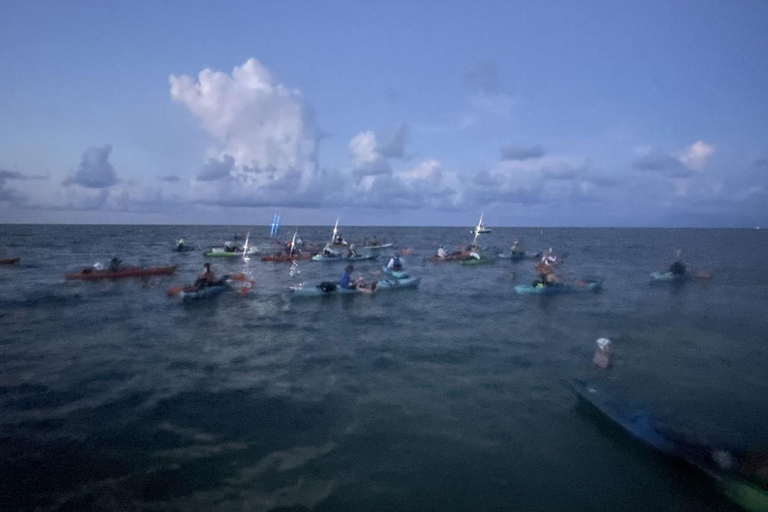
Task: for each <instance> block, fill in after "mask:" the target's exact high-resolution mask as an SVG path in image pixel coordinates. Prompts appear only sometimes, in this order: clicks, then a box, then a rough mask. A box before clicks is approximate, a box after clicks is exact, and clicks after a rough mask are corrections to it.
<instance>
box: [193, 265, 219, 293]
mask: <svg viewBox="0 0 768 512" xmlns="http://www.w3.org/2000/svg"><path fill="white" fill-rule="evenodd" d="M217 283H218V280H217V279H216V276H215V275H214V274H213V272H212V271H211V264H210V263H206V264H204V265H203V272H202V273H201V274H200V275H199V276H197V279H195V284H194V288H196V289H198V290H199V289H200V288H206V287H208V286H213V285H215V284H217Z"/></svg>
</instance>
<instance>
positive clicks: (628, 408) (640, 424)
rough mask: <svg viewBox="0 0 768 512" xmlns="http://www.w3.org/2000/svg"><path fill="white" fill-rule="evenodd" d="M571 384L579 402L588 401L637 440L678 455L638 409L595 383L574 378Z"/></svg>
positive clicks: (669, 442)
mask: <svg viewBox="0 0 768 512" xmlns="http://www.w3.org/2000/svg"><path fill="white" fill-rule="evenodd" d="M571 388H572V389H573V391H574V393H576V395H577V396H578V397H579V399H580V400H581V401H582V402H586V403H587V404H589V405H591V406H592V407H594V408H595V409H597V411H598V412H600V413H601V414H602V415H603V416H605V417H606V418H608V419H609V420H611V421H612V422H614V423H616V424H617V425H618V426H620V427H621V428H623V429H624V430H626V431H627V433H629V434H630V435H631V436H632V437H634V438H635V439H637V440H638V441H640V442H642V443H644V444H646V445H648V446H650V447H651V448H653V449H655V450H658V451H660V452H662V453H664V454H666V455H669V456H672V457H682V456H684V454H683V453H681V450H680V447H679V446H678V445H677V444H675V443H673V442H671V441H670V440H669V439H667V438H666V437H664V436H662V435H661V434H660V433H659V432H658V431H657V430H656V429H655V428H654V426H653V424H652V421H651V417H650V416H649V415H648V413H647V412H645V411H643V410H642V409H640V408H638V407H636V406H634V405H632V404H630V403H629V402H626V401H624V400H621V399H619V398H617V397H614V396H611V395H610V394H609V393H606V392H605V391H604V390H603V389H602V388H601V387H600V386H599V385H597V384H594V383H587V382H584V381H580V380H577V379H573V381H572V382H571Z"/></svg>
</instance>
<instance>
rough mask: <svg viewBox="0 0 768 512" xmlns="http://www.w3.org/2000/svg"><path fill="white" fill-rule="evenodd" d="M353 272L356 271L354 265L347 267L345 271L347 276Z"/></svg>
mask: <svg viewBox="0 0 768 512" xmlns="http://www.w3.org/2000/svg"><path fill="white" fill-rule="evenodd" d="M353 270H355V267H353V266H352V265H347V266H346V267H345V268H344V271H345V272H346V273H347V274H351V273H352V271H353Z"/></svg>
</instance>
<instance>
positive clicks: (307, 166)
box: [169, 59, 319, 194]
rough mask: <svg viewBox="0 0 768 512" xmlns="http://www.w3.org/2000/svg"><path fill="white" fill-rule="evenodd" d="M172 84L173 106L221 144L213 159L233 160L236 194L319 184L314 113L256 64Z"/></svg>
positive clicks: (174, 78)
mask: <svg viewBox="0 0 768 512" xmlns="http://www.w3.org/2000/svg"><path fill="white" fill-rule="evenodd" d="M169 81H170V86H171V98H172V99H173V101H176V102H178V103H181V104H183V105H185V106H186V107H187V108H188V109H189V110H190V111H191V112H192V113H193V114H194V115H195V116H196V117H198V118H199V119H200V121H201V122H202V126H203V129H204V130H205V131H206V132H208V134H210V135H211V136H212V137H214V138H215V139H216V140H217V141H218V143H219V147H218V148H215V149H212V150H211V151H209V156H213V157H214V162H215V161H216V160H218V161H219V162H220V163H222V164H226V163H228V159H229V158H231V159H232V162H233V163H234V166H233V167H232V169H231V171H230V174H231V176H232V177H234V178H236V183H235V184H233V186H235V187H237V191H238V193H240V194H243V193H245V192H246V191H250V192H251V193H253V194H263V193H264V191H265V189H266V188H269V186H270V185H274V182H275V181H277V182H279V181H282V180H289V181H291V183H292V184H293V185H295V186H296V187H298V189H299V191H306V190H308V189H309V188H310V187H312V186H313V185H314V184H315V183H314V180H315V179H316V178H317V175H318V166H317V141H318V138H319V137H318V131H317V130H316V128H315V124H314V119H313V116H312V114H311V110H310V109H309V107H308V106H307V105H306V104H305V102H304V98H303V97H302V95H301V93H300V92H299V91H298V90H296V89H291V88H288V87H286V86H285V85H283V84H280V83H278V82H276V81H275V79H274V78H273V77H272V75H271V74H270V73H269V71H268V70H267V69H266V68H265V67H264V66H263V65H262V64H261V63H259V62H258V61H257V60H255V59H249V60H247V61H246V62H245V63H244V64H243V65H242V66H239V67H235V68H234V69H233V70H232V74H231V75H230V74H227V73H222V72H220V71H213V70H211V69H205V70H203V71H201V72H200V73H199V74H198V76H197V79H196V80H195V79H194V78H193V77H190V76H186V75H183V76H176V75H171V76H170V78H169ZM210 163H211V162H210V161H209V164H210ZM221 167H222V166H219V167H217V169H218V170H219V171H220V170H221ZM219 175H221V172H219ZM202 176H208V177H209V178H210V176H209V175H208V174H205V173H203V174H202ZM219 177H221V176H219ZM297 178H298V179H297Z"/></svg>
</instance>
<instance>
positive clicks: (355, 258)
mask: <svg viewBox="0 0 768 512" xmlns="http://www.w3.org/2000/svg"><path fill="white" fill-rule="evenodd" d="M376 258H378V256H377V255H375V254H369V255H367V256H364V255H362V254H358V255H357V256H326V255H324V254H317V255H315V256H312V261H346V262H352V261H366V260H375V259H376Z"/></svg>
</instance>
